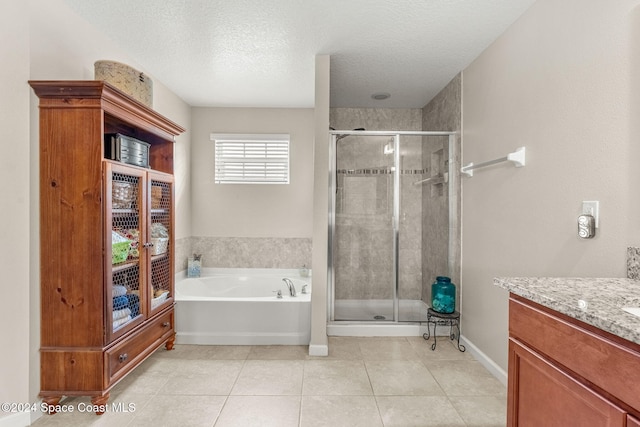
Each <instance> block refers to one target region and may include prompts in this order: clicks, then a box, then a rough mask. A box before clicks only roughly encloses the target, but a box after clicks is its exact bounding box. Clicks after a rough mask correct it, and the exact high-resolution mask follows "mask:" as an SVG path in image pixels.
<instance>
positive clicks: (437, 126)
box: [422, 74, 462, 305]
mask: <svg viewBox="0 0 640 427" xmlns="http://www.w3.org/2000/svg"><path fill="white" fill-rule="evenodd" d="M461 96H462V75H461V74H458V75H457V76H456V77H455V78H454V79H453V80H451V82H450V83H449V84H448V85H447V86H446V87H445V88H444V89H442V91H440V93H439V94H438V95H436V96H435V97H434V98H433V100H431V102H429V104H427V105H426V106H425V107H424V108H423V109H422V118H423V119H422V128H423V129H424V130H425V131H427V130H434V131H436V130H437V131H456V132H458V133H460V131H461V128H462V98H461ZM424 151H425V152H424V154H423V161H424V167H432V168H433V167H436V165H437V164H438V162H440V166H439V167H440V168H443V169H445V168H446V167H448V164H446V165H445V164H444V163H443V162H444V160H446V159H447V158H448V157H449V152H448V144H447V138H442V137H440V138H435V137H426V138H425V146H424ZM460 153H461V143H460V136H459V134H458V135H457V136H456V142H455V146H454V153H453V154H454V155H453V161H454V165H453V170H454V171H455V173H454V174H453V176H449V180H454V182H453V183H452V186H451V187H452V189H454V190H453V197H455V200H454V202H455V203H454V205H453V212H451V213H450V212H449V209H450V207H449V201H450V200H449V194H448V191H447V188H446V186H441V188H434V187H436V186H433V185H424V186H423V187H422V246H423V251H422V276H423V278H424V287H423V292H422V299H423V300H424V301H426V302H427V303H429V302H430V300H431V286H430V285H431V283H432V282H433V281H434V279H435V277H436V276H451V280H452V281H453V282H454V283H455V284H456V285H459V284H460V161H461V158H460ZM445 170H446V169H445ZM451 214H453V215H451ZM450 239H451V241H452V248H451V253H449V251H448V246H447V245H448V243H449V240H450ZM449 263H450V264H449ZM457 291H458V295H459V292H460V287H459V286H458V288H457ZM457 301H458V303H457V304H458V305H459V301H460V298H457Z"/></svg>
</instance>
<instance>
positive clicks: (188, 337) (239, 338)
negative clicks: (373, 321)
mask: <svg viewBox="0 0 640 427" xmlns="http://www.w3.org/2000/svg"><path fill="white" fill-rule="evenodd" d="M310 339H311V334H310V333H308V332H307V333H300V334H297V333H261V332H246V333H228V334H227V333H222V332H217V333H216V332H212V333H204V332H180V331H178V332H177V333H176V344H195V345H307V344H309V340H310ZM0 427H1V426H0Z"/></svg>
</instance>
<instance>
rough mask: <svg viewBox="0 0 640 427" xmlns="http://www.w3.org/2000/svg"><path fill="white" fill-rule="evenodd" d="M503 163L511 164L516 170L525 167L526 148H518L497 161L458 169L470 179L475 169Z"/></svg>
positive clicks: (471, 164) (468, 165)
mask: <svg viewBox="0 0 640 427" xmlns="http://www.w3.org/2000/svg"><path fill="white" fill-rule="evenodd" d="M503 162H513V164H514V166H515V167H517V168H521V167H523V166H525V164H526V148H525V147H520V148H518V149H517V150H516V151H514V152H513V153H509V154H507V155H506V156H505V157H500V158H499V159H494V160H489V161H486V162H482V163H478V164H474V163H473V162H471V163H469V164H467V165H465V166H463V167H462V168H461V169H460V172H461V173H463V174H465V175H467V176H469V177H472V176H473V171H474V170H475V169H479V168H483V167H485V166H491V165H495V164H498V163H503Z"/></svg>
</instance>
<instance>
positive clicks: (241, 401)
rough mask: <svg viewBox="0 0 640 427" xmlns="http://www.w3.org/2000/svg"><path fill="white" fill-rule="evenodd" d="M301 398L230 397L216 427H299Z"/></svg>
mask: <svg viewBox="0 0 640 427" xmlns="http://www.w3.org/2000/svg"><path fill="white" fill-rule="evenodd" d="M299 417H300V396H229V398H228V399H227V402H226V403H225V405H224V408H223V409H222V412H221V413H220V417H219V418H218V421H217V422H216V423H215V427H244V426H246V427H297V426H298V423H299Z"/></svg>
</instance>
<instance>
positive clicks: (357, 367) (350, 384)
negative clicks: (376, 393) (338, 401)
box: [302, 360, 373, 396]
mask: <svg viewBox="0 0 640 427" xmlns="http://www.w3.org/2000/svg"><path fill="white" fill-rule="evenodd" d="M302 394H303V395H305V396H311V395H316V396H328V395H365V396H366V395H372V394H373V391H372V389H371V383H370V382H369V378H368V376H367V371H366V369H365V366H364V363H363V362H362V361H360V360H307V361H306V362H305V365H304V382H303V387H302Z"/></svg>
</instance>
